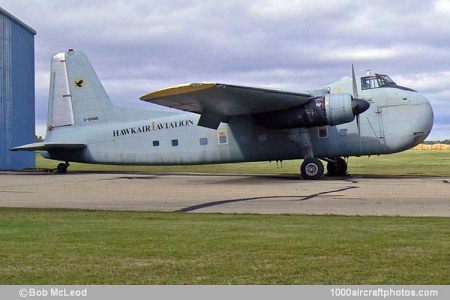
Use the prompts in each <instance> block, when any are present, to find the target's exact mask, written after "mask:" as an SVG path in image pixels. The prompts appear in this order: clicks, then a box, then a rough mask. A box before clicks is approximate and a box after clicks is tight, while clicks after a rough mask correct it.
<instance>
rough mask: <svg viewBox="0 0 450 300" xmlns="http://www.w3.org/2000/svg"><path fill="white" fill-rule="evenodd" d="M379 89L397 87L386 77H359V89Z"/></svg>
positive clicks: (378, 75)
mask: <svg viewBox="0 0 450 300" xmlns="http://www.w3.org/2000/svg"><path fill="white" fill-rule="evenodd" d="M380 87H397V84H396V83H395V82H394V81H393V80H392V79H391V78H390V77H389V76H387V75H380V74H375V75H373V76H366V77H361V89H363V90H368V89H375V88H380Z"/></svg>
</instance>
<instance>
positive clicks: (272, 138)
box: [12, 50, 433, 179]
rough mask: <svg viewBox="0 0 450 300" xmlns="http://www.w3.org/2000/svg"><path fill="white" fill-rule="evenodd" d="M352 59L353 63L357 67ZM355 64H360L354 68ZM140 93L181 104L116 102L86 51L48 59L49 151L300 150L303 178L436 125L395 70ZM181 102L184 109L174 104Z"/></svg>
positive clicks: (130, 161)
mask: <svg viewBox="0 0 450 300" xmlns="http://www.w3.org/2000/svg"><path fill="white" fill-rule="evenodd" d="M352 69H353V68H352ZM352 71H353V70H352ZM141 100H143V101H147V102H151V103H155V104H159V105H162V106H166V107H170V108H173V109H176V110H163V109H136V108H128V107H122V106H117V105H113V104H112V102H111V100H110V98H109V97H108V95H107V93H106V92H105V89H104V88H103V86H102V84H101V83H100V81H99V79H98V77H97V75H96V73H95V71H94V69H93V68H92V66H91V64H90V62H89V60H88V58H87V56H86V55H85V54H83V53H82V52H80V51H74V50H69V51H67V52H64V53H59V54H56V55H54V56H53V58H52V62H51V79H50V95H49V107H48V129H47V135H46V138H45V141H44V142H42V143H33V144H28V145H23V146H18V147H15V148H13V149H12V150H37V151H42V152H41V153H42V155H43V156H44V157H46V158H49V159H54V160H60V161H64V162H62V163H60V164H59V165H58V167H57V169H58V171H60V172H66V170H67V167H68V166H69V162H83V163H92V164H125V165H179V164H213V163H233V162H251V161H275V160H288V159H303V162H302V164H301V166H300V173H301V175H302V177H303V178H305V179H318V178H320V177H321V176H322V175H323V174H324V165H323V163H322V161H325V162H326V163H327V171H328V174H330V175H333V176H341V175H345V174H346V173H347V163H346V160H345V159H344V158H346V157H349V156H361V155H380V154H387V153H394V152H400V151H404V150H406V149H409V148H411V147H414V146H415V145H417V144H419V143H421V142H422V141H423V140H424V139H425V138H426V137H427V136H428V134H429V133H430V130H431V128H432V125H433V111H432V108H431V106H430V103H429V102H428V101H427V99H426V98H425V97H424V95H423V94H421V93H419V92H417V91H415V90H413V89H410V88H407V87H403V86H399V85H397V84H396V83H395V82H394V81H393V80H392V79H391V78H389V76H387V75H382V74H369V75H364V76H355V73H354V71H353V72H352V77H351V78H344V79H342V80H340V81H338V82H335V83H333V84H330V85H328V86H325V87H324V88H321V89H316V90H310V91H302V92H284V91H277V90H271V89H262V88H254V87H245V86H236V85H229V84H221V83H190V84H184V85H179V86H175V87H170V88H167V89H163V90H159V91H156V92H153V93H149V94H147V95H144V96H142V97H141ZM177 110H178V111H177Z"/></svg>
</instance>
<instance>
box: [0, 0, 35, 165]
mask: <svg viewBox="0 0 450 300" xmlns="http://www.w3.org/2000/svg"><path fill="white" fill-rule="evenodd" d="M35 35H36V31H35V30H34V29H32V28H31V27H29V26H27V25H26V24H25V23H23V22H22V21H20V20H19V19H17V18H16V17H14V16H13V15H11V14H10V13H8V12H7V11H5V10H4V9H2V8H1V7H0V170H18V169H23V168H34V167H35V166H36V156H35V153H33V152H28V151H26V152H12V151H9V149H10V148H12V147H15V146H19V145H23V144H28V143H33V142H34V141H35V128H34V124H35V116H34V36H35Z"/></svg>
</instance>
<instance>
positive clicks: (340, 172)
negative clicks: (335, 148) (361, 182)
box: [327, 157, 348, 176]
mask: <svg viewBox="0 0 450 300" xmlns="http://www.w3.org/2000/svg"><path fill="white" fill-rule="evenodd" d="M347 168H348V166H347V162H346V161H345V159H343V158H342V157H338V158H336V159H335V160H333V161H329V162H328V163H327V171H328V175H330V176H345V175H347Z"/></svg>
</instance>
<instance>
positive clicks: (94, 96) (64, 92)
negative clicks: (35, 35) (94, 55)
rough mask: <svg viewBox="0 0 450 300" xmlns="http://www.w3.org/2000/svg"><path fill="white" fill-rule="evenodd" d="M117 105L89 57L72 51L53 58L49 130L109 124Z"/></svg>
mask: <svg viewBox="0 0 450 300" xmlns="http://www.w3.org/2000/svg"><path fill="white" fill-rule="evenodd" d="M113 111H114V110H113V105H112V103H111V100H110V99H109V96H108V95H107V94H106V91H105V89H104V88H103V86H102V84H101V83H100V80H99V79H98V77H97V74H96V73H95V71H94V69H93V68H92V65H91V63H90V62H89V60H88V58H87V56H86V55H85V54H84V53H83V52H81V51H74V50H69V51H68V52H63V53H58V54H56V55H54V56H53V58H52V65H51V78H50V93H49V106H48V124H47V125H48V129H49V130H52V129H53V128H55V127H61V126H74V125H76V126H77V125H89V124H97V123H102V122H108V121H109V120H110V119H111V118H112V117H113V114H114V113H113Z"/></svg>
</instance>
